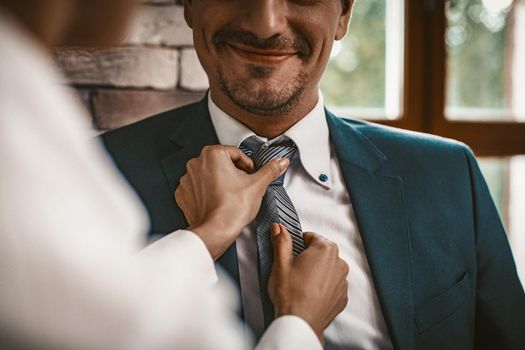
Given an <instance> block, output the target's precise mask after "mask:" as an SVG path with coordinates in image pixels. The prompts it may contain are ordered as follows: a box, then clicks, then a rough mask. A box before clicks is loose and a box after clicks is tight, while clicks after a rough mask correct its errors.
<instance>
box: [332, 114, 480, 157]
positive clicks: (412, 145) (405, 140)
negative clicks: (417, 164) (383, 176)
mask: <svg viewBox="0 0 525 350" xmlns="http://www.w3.org/2000/svg"><path fill="white" fill-rule="evenodd" d="M338 119H339V120H340V121H341V122H343V123H345V124H347V125H349V126H351V127H352V129H354V130H355V131H356V132H357V133H359V134H361V135H362V136H363V137H364V138H365V139H367V140H369V141H370V142H371V143H372V144H373V145H375V146H376V147H377V148H378V149H379V150H380V151H381V152H383V153H385V155H387V156H388V155H389V154H396V155H399V154H404V155H406V156H408V155H412V156H428V155H433V154H436V155H437V154H450V153H461V154H462V155H464V154H465V153H467V154H470V153H471V150H470V148H469V147H468V146H467V145H465V144H464V143H462V142H460V141H457V140H453V139H450V138H445V137H441V136H436V135H432V134H427V133H423V132H416V131H410V130H406V129H400V128H394V127H390V126H385V125H381V124H377V123H373V122H368V121H363V120H358V119H353V118H338Z"/></svg>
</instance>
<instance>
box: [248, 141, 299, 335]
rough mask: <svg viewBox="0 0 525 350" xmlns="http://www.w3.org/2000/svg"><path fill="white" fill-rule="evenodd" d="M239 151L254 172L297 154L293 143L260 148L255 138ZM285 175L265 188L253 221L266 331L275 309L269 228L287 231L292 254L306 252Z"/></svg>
mask: <svg viewBox="0 0 525 350" xmlns="http://www.w3.org/2000/svg"><path fill="white" fill-rule="evenodd" d="M239 148H240V149H241V150H242V151H243V152H244V153H245V154H246V155H248V156H249V157H251V158H252V160H253V162H254V163H255V168H256V169H260V168H261V167H262V166H263V165H264V164H266V163H268V162H269V161H271V160H273V159H275V158H288V159H292V158H293V156H294V155H295V153H296V152H297V147H296V145H295V143H294V142H293V141H292V140H286V141H284V142H283V143H280V144H272V145H269V146H262V147H260V145H258V144H257V141H256V140H255V138H254V137H250V138H248V139H246V140H245V141H243V143H242V144H241V145H240V146H239ZM284 176H285V174H283V175H282V176H281V177H279V178H278V179H277V180H275V181H274V182H273V183H271V184H270V186H269V187H268V188H267V189H266V193H265V195H264V197H263V200H262V203H261V208H260V210H259V213H258V214H257V218H256V224H257V260H258V272H259V287H260V292H261V300H262V305H263V311H264V324H265V328H267V327H268V326H269V325H270V323H271V322H272V321H273V319H274V317H275V315H274V314H275V312H274V307H273V304H272V302H271V301H270V298H269V296H268V278H269V276H270V272H271V269H272V264H273V247H272V242H271V238H270V237H271V236H270V230H271V225H272V224H273V223H281V224H283V225H284V226H285V227H286V228H287V229H288V231H289V232H290V235H291V237H292V241H293V253H294V255H298V254H300V253H301V252H302V251H303V250H304V249H305V244H304V239H303V232H302V229H301V223H300V222H299V217H298V215H297V211H296V210H295V207H294V206H293V204H292V201H291V200H290V197H289V196H288V194H287V193H286V190H285V189H284V187H283V182H284Z"/></svg>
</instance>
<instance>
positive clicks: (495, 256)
mask: <svg viewBox="0 0 525 350" xmlns="http://www.w3.org/2000/svg"><path fill="white" fill-rule="evenodd" d="M352 5H353V3H352V1H349V0H342V1H337V0H315V1H311V0H236V1H230V0H193V1H190V0H186V1H185V2H184V6H185V18H186V21H187V23H188V25H189V26H190V27H191V28H192V29H193V36H194V43H195V48H196V50H197V54H198V56H199V59H200V61H201V63H202V65H203V67H204V69H205V71H206V73H207V75H208V78H209V81H210V91H209V93H208V95H207V96H206V98H205V99H204V100H202V101H201V102H199V103H197V104H192V105H188V106H185V107H182V108H179V109H175V110H172V111H169V112H166V113H163V114H161V115H158V116H154V117H152V118H149V119H147V120H144V121H142V122H139V123H136V124H134V125H130V126H127V127H125V128H122V129H120V130H116V131H112V132H109V133H107V134H105V135H104V136H103V140H104V142H105V144H106V146H107V148H108V150H109V151H110V153H111V154H112V155H113V157H114V159H115V161H116V164H117V165H118V167H119V168H120V169H121V170H122V172H123V173H124V174H125V175H126V176H127V178H128V180H129V181H130V183H131V185H132V186H134V187H135V189H136V190H137V191H138V193H139V194H140V196H141V197H142V199H143V201H144V203H145V204H146V207H147V208H148V211H149V213H150V216H151V218H152V222H153V226H152V230H151V234H152V235H164V234H165V233H167V232H171V231H173V230H174V229H177V228H185V227H187V226H188V222H187V220H186V218H187V217H188V212H187V209H184V206H182V207H183V209H184V210H183V211H181V209H180V208H179V206H177V204H176V202H175V200H174V196H173V191H175V189H177V187H179V184H180V187H179V191H180V188H182V189H183V190H184V189H185V188H187V186H188V185H187V183H181V182H180V180H181V177H182V176H183V175H184V174H185V173H186V164H187V162H188V161H189V160H190V159H192V158H195V157H198V156H199V154H200V153H201V150H202V149H203V148H204V147H205V146H208V145H219V144H222V145H229V146H235V147H240V148H241V149H242V150H243V151H244V152H245V153H246V154H248V155H250V156H251V157H252V158H253V161H254V163H255V166H256V167H260V166H263V165H264V164H265V162H267V161H268V160H270V159H273V158H275V157H287V158H289V159H290V161H291V163H290V167H289V169H288V171H287V172H286V174H285V176H284V178H283V177H281V179H280V180H279V181H276V182H274V183H273V184H272V185H271V186H270V187H269V188H268V189H267V192H266V195H265V197H264V198H263V200H262V203H261V209H260V211H259V214H258V215H257V218H256V220H254V221H253V222H252V223H251V224H249V225H247V226H246V227H244V228H243V229H242V230H239V232H238V235H239V236H238V238H237V240H236V242H235V244H233V245H232V246H231V247H230V249H228V251H226V253H225V254H224V255H222V256H221V258H220V259H219V260H218V262H219V263H220V264H221V265H222V266H223V267H224V268H225V270H226V271H228V272H229V274H230V275H231V276H232V278H233V279H234V281H236V283H237V284H238V286H239V288H240V297H241V300H242V307H243V308H242V317H243V318H244V320H245V321H246V323H247V324H248V325H249V326H250V327H251V329H252V330H253V331H254V332H255V334H256V335H260V334H262V332H263V331H264V329H265V328H266V327H267V326H268V325H269V323H270V322H271V320H272V319H273V317H274V316H275V314H274V310H273V307H272V305H271V301H270V298H269V296H268V293H267V283H268V271H267V268H266V266H267V265H268V261H271V260H272V255H271V253H270V252H268V249H267V243H265V239H266V238H265V237H268V229H269V228H268V225H267V222H268V221H273V220H274V219H275V220H278V221H281V222H282V223H283V224H284V225H285V226H287V227H288V229H289V230H290V232H291V233H292V236H293V238H294V244H293V248H294V252H295V254H296V255H298V254H301V252H302V250H303V249H304V246H303V245H304V238H303V236H302V232H304V231H313V232H317V233H319V234H321V235H323V236H325V237H327V238H328V239H330V240H331V241H333V242H336V243H337V245H338V246H339V254H340V256H341V258H342V259H343V260H345V261H346V262H347V263H348V265H349V266H350V274H349V276H348V285H349V288H348V300H349V302H348V305H347V306H346V308H345V310H344V311H343V312H342V313H341V314H340V315H339V316H338V317H337V318H336V319H335V320H334V322H333V323H332V324H331V326H330V327H328V329H327V330H326V332H325V333H324V335H325V340H326V348H327V349H392V348H396V349H415V348H417V349H472V348H476V349H485V348H486V349H494V348H501V349H521V348H524V346H525V345H524V344H523V343H524V340H523V337H522V334H523V332H525V329H524V328H525V326H524V325H525V316H524V315H525V297H524V294H523V289H522V287H521V284H520V282H519V280H518V277H517V274H516V268H515V265H514V261H513V258H512V254H511V251H510V248H509V245H508V242H507V239H506V235H505V232H504V230H503V228H502V225H501V222H500V219H499V217H498V214H497V212H496V209H495V208H494V205H493V203H492V200H491V198H490V195H489V192H488V190H487V187H486V184H485V182H484V180H483V177H482V175H481V173H480V171H479V168H478V166H477V164H476V161H475V159H474V156H473V155H472V153H471V151H470V150H469V149H468V148H467V147H466V146H464V145H462V144H460V143H458V142H455V141H452V140H446V139H441V138H437V137H433V136H429V135H423V134H417V133H410V132H406V131H402V130H396V129H392V128H386V127H382V126H378V125H375V124H371V123H366V122H362V121H358V120H354V119H341V118H338V117H336V116H334V115H333V114H332V113H330V112H329V111H328V110H326V109H325V108H324V106H323V99H322V95H321V94H320V92H319V82H320V79H321V77H322V74H323V71H324V69H325V68H326V65H327V62H328V58H329V55H330V51H331V49H332V45H333V42H334V40H340V39H341V38H343V36H344V35H345V34H346V32H347V28H348V22H349V19H350V15H351V9H352ZM220 147H221V146H215V147H211V149H210V148H207V152H206V153H207V154H208V153H209V152H220ZM206 157H207V156H206V155H201V156H200V157H198V158H197V159H196V160H193V161H192V162H193V164H200V166H199V167H194V166H192V167H189V168H190V170H191V169H196V168H199V169H206V167H205V166H204V165H205V162H206V159H207V158H206ZM203 164H204V165H203ZM203 175H204V174H203ZM193 176H196V175H195V174H194V172H193ZM179 193H180V192H179ZM253 201H260V198H255V197H254V198H253ZM177 202H178V203H179V204H184V201H181V199H180V198H179V196H177ZM183 212H184V214H186V217H185V215H184V214H183ZM240 214H241V213H240Z"/></svg>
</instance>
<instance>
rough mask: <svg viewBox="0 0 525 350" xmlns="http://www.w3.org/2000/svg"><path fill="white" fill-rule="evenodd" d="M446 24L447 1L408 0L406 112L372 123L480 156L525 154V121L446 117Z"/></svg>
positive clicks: (405, 63) (405, 67)
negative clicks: (447, 141) (455, 144)
mask: <svg viewBox="0 0 525 350" xmlns="http://www.w3.org/2000/svg"><path fill="white" fill-rule="evenodd" d="M388 1H395V0H388ZM446 26H447V19H446V0H405V38H404V43H405V47H404V50H405V55H404V73H403V74H404V83H403V86H404V92H403V99H402V101H403V102H402V112H401V115H400V117H399V118H398V119H394V120H387V119H381V120H377V119H374V120H371V121H373V122H376V123H380V124H384V125H389V126H393V127H398V128H403V129H408V130H413V131H420V132H426V133H431V134H435V135H439V136H444V137H449V138H453V139H456V140H459V141H462V142H464V143H466V144H467V145H469V146H470V147H471V148H472V149H473V151H474V153H475V154H476V155H477V156H482V157H496V156H497V157H504V156H512V155H518V154H525V122H519V121H508V122H507V121H505V122H494V121H482V120H480V121H458V120H450V119H447V118H446V115H445V107H446V87H447V84H446V83H447V82H446V76H447V75H446V60H447V50H446V44H445V32H446Z"/></svg>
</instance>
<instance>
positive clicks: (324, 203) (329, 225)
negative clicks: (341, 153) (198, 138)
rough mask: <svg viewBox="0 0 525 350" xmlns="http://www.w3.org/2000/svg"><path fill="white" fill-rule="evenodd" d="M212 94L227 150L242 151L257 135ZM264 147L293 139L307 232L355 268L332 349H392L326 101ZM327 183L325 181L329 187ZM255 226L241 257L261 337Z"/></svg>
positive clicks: (293, 185)
mask: <svg viewBox="0 0 525 350" xmlns="http://www.w3.org/2000/svg"><path fill="white" fill-rule="evenodd" d="M212 95H213V92H212V93H211V94H209V97H208V101H209V110H210V115H211V119H212V122H213V125H214V127H215V131H216V132H217V136H218V138H219V141H220V143H221V144H225V145H232V146H237V147H238V146H239V145H240V144H241V143H242V141H244V140H245V139H246V138H248V137H251V136H253V135H254V133H253V132H252V131H251V130H249V129H248V128H247V127H246V126H245V125H243V124H241V123H240V122H239V121H237V120H236V119H234V118H232V117H231V116H229V115H227V114H226V113H225V112H223V111H222V110H220V109H219V108H218V107H217V105H215V103H214V102H213V100H212V97H213V96H212ZM257 137H258V138H259V140H260V142H261V144H264V143H266V144H271V143H273V142H276V141H279V140H280V139H281V138H289V139H291V140H293V141H294V142H295V144H296V145H297V148H298V152H297V155H296V156H295V157H294V159H293V160H292V162H291V164H290V167H289V169H288V171H287V173H286V176H285V181H284V187H285V189H286V191H287V193H288V195H289V196H290V198H291V200H292V202H293V204H294V206H295V209H296V210H297V213H298V215H299V220H300V222H301V226H302V229H303V231H305V232H306V231H310V232H316V233H319V234H321V235H323V236H324V237H326V238H328V239H329V240H331V241H333V242H335V243H337V245H338V246H339V254H340V257H341V258H342V259H343V260H344V261H345V262H346V263H347V264H348V265H349V266H350V273H349V275H348V300H349V302H348V305H347V307H346V308H345V310H344V311H343V312H342V313H341V314H340V315H339V316H337V318H336V319H335V320H334V322H333V323H332V324H331V325H330V326H329V327H328V328H327V330H326V332H325V340H326V348H327V349H343V348H344V349H367V350H369V349H392V348H393V347H392V344H391V342H390V338H389V335H388V331H387V328H386V324H385V321H384V319H383V315H382V312H381V308H380V306H379V302H378V299H377V295H376V291H375V288H374V283H373V281H372V277H371V273H370V268H369V266H368V261H367V257H366V253H365V250H364V247H363V242H362V240H361V235H360V233H359V229H358V227H357V222H356V219H355V216H354V212H353V209H352V203H351V201H350V197H349V194H348V191H347V189H346V185H345V183H344V181H343V178H342V173H341V169H340V167H339V163H338V160H337V157H336V155H335V152H334V150H333V148H332V145H331V142H330V135H329V130H328V124H327V121H326V116H325V111H324V107H323V98H322V95H321V94H319V101H318V103H317V105H316V106H315V107H314V109H313V110H312V111H311V112H310V113H309V114H307V115H306V116H305V117H304V118H303V119H301V120H300V121H299V122H297V123H296V124H295V125H293V126H292V127H291V128H290V129H289V130H287V131H286V132H285V133H284V134H283V135H281V136H280V137H277V138H275V139H272V140H268V139H266V138H263V137H259V136H257ZM323 180H324V181H323ZM255 235H256V230H255V223H252V224H250V225H249V226H248V227H246V228H245V229H244V230H243V231H242V233H241V236H240V237H239V238H238V239H237V242H236V243H237V255H238V261H239V274H240V283H241V293H242V302H243V307H244V316H245V319H246V322H247V324H248V325H249V326H250V327H251V328H252V329H253V330H254V331H255V333H256V334H261V332H262V330H263V325H264V321H263V312H262V304H261V300H260V294H259V282H258V278H257V244H256V239H255Z"/></svg>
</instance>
